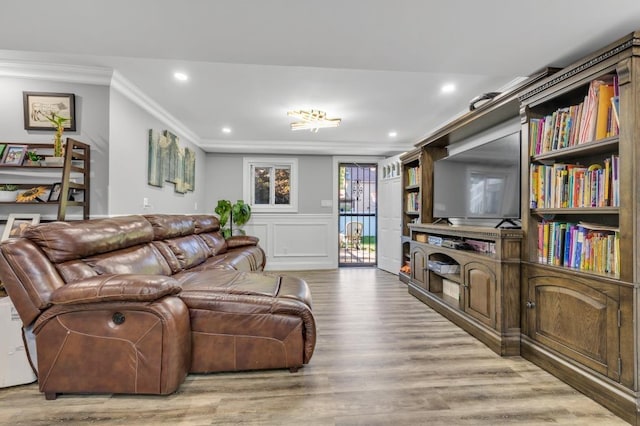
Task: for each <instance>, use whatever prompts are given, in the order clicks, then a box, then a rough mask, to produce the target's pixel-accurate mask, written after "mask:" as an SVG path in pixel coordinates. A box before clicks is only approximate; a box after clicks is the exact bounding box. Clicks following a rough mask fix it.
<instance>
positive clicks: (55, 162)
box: [44, 157, 64, 167]
mask: <svg viewBox="0 0 640 426" xmlns="http://www.w3.org/2000/svg"><path fill="white" fill-rule="evenodd" d="M44 164H45V165H47V166H54V167H60V166H62V164H64V157H45V159H44Z"/></svg>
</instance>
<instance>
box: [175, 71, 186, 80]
mask: <svg viewBox="0 0 640 426" xmlns="http://www.w3.org/2000/svg"><path fill="white" fill-rule="evenodd" d="M173 77H174V78H175V79H176V80H178V81H187V80H189V76H188V75H186V74H185V73H183V72H175V73H173Z"/></svg>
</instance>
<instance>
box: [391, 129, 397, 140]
mask: <svg viewBox="0 0 640 426" xmlns="http://www.w3.org/2000/svg"><path fill="white" fill-rule="evenodd" d="M396 136H398V132H396V131H395V130H392V131H390V132H389V137H390V138H395V137H396Z"/></svg>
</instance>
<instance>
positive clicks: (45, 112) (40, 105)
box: [22, 92, 76, 132]
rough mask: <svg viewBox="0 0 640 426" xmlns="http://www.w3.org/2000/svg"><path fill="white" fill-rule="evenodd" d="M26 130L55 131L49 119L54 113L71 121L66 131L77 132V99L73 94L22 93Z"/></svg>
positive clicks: (66, 125) (66, 126)
mask: <svg viewBox="0 0 640 426" xmlns="http://www.w3.org/2000/svg"><path fill="white" fill-rule="evenodd" d="M22 96H23V104H24V128H25V129H26V130H54V128H53V124H52V123H51V122H50V121H49V120H48V119H47V117H50V116H51V114H52V113H55V114H56V115H58V116H60V117H64V118H68V119H69V121H67V122H66V123H64V129H65V130H69V131H71V132H75V131H76V117H75V115H76V98H75V95H74V94H73V93H48V92H22Z"/></svg>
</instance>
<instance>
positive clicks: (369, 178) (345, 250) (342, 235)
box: [338, 163, 378, 266]
mask: <svg viewBox="0 0 640 426" xmlns="http://www.w3.org/2000/svg"><path fill="white" fill-rule="evenodd" d="M377 169H378V165H377V164H375V163H372V164H360V163H340V164H339V167H338V206H339V208H338V247H339V250H338V266H375V265H376V263H377V257H376V252H377V232H378V227H377V204H376V202H377Z"/></svg>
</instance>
